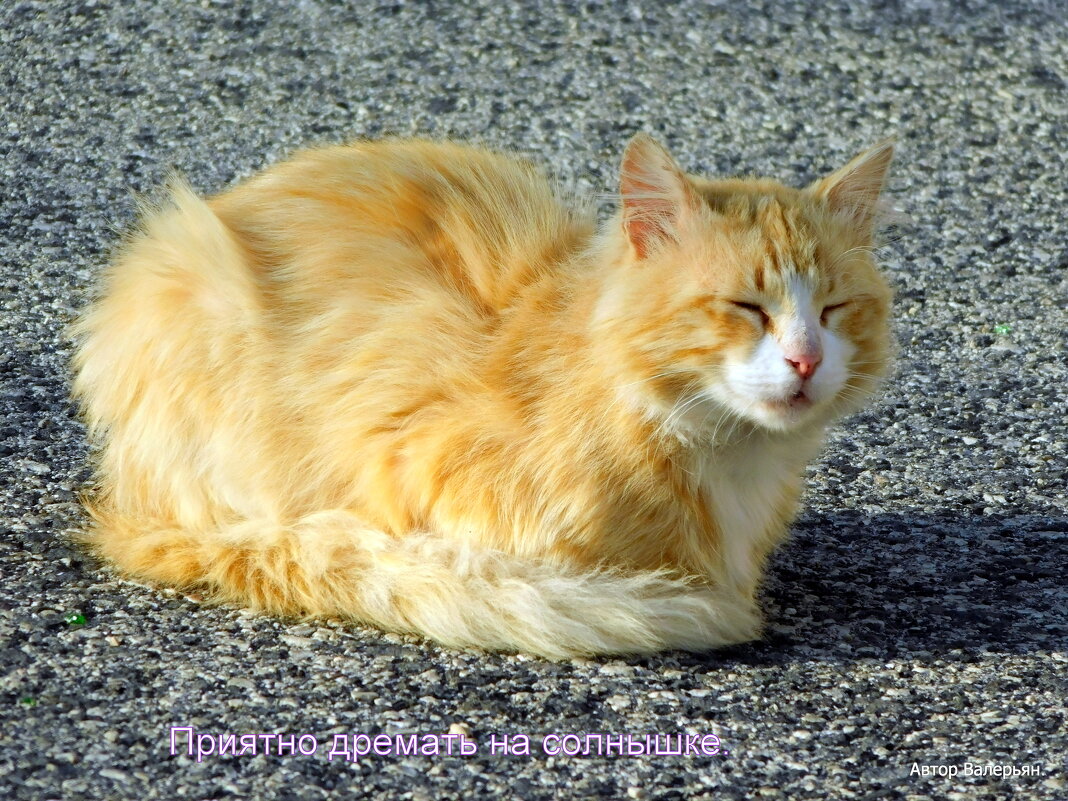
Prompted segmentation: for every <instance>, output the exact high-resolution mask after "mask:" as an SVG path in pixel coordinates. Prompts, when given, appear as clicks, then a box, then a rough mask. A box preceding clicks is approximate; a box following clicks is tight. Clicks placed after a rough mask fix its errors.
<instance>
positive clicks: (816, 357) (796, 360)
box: [786, 352, 823, 379]
mask: <svg viewBox="0 0 1068 801" xmlns="http://www.w3.org/2000/svg"><path fill="white" fill-rule="evenodd" d="M786 361H787V362H789V363H790V366H791V367H793V368H794V372H795V373H797V374H798V375H799V376H801V378H802V379H806V378H808V377H809V376H811V375H812V374H813V373H814V372H816V368H817V367H819V366H820V362H822V361H823V354H822V353H818V352H817V353H797V354H794V355H792V356H787V357H786Z"/></svg>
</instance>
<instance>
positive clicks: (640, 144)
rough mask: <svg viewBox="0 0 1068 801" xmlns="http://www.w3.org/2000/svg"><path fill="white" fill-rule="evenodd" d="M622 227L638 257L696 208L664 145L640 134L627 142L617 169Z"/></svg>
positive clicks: (673, 233)
mask: <svg viewBox="0 0 1068 801" xmlns="http://www.w3.org/2000/svg"><path fill="white" fill-rule="evenodd" d="M619 195H620V202H621V203H622V206H623V230H624V232H625V233H626V235H627V239H628V240H629V241H630V244H631V246H632V247H633V248H634V253H635V255H636V256H637V257H638V258H639V259H644V258H645V257H646V256H647V255H648V254H649V253H650V252H651V251H652V250H654V249H655V248H657V247H659V246H660V245H661V244H663V243H664V242H665V241H671V240H677V239H678V230H679V226H680V224H681V223H682V222H683V221H684V220H685V219H686V217H687V215H689V214H692V213H693V211H694V210H695V209H696V208H697V199H696V196H695V194H694V190H693V188H692V187H691V186H690V182H689V181H688V180H687V178H686V175H685V174H684V173H683V171H682V170H681V169H680V168H679V165H678V164H676V163H675V160H674V159H673V158H672V157H671V154H670V153H668V152H667V150H665V149H664V147H663V145H661V144H660V143H659V142H657V141H656V140H655V139H653V138H652V137H650V136H647V135H646V134H643V133H640V134H637V135H636V136H635V137H634V138H633V139H631V140H630V142H628V143H627V149H626V150H625V151H624V153H623V163H622V164H621V165H620V170H619Z"/></svg>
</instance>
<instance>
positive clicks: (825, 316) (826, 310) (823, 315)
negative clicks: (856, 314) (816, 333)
mask: <svg viewBox="0 0 1068 801" xmlns="http://www.w3.org/2000/svg"><path fill="white" fill-rule="evenodd" d="M848 305H849V301H848V300H847V301H844V302H842V303H834V304H832V305H830V306H824V307H823V311H822V312H820V325H822V326H824V327H825V328H826V326H827V324H828V323H829V322H830V321H831V318H832V317H833V316H834V314H835V312H837V311H840V310H841V309H844V308H845V307H846V306H848Z"/></svg>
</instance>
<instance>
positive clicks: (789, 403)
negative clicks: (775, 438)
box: [747, 393, 815, 431]
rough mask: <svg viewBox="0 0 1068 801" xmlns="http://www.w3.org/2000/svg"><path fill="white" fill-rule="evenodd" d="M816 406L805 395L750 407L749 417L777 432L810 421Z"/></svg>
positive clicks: (765, 401) (799, 394) (763, 401)
mask: <svg viewBox="0 0 1068 801" xmlns="http://www.w3.org/2000/svg"><path fill="white" fill-rule="evenodd" d="M814 406H815V404H814V403H813V401H812V399H811V398H809V397H808V396H807V395H805V394H803V393H798V394H797V395H793V396H790V397H786V398H779V399H775V400H761V401H757V402H756V403H754V404H752V405H751V406H749V407H748V409H747V413H748V415H749V417H751V418H753V419H754V420H756V422H758V423H760V424H761V425H763V426H765V427H767V428H772V429H776V430H780V431H781V430H783V429H787V428H793V427H794V426H797V425H799V424H801V423H803V422H804V421H805V420H807V419H808V417H809V413H810V412H811V411H812V409H813V407H814Z"/></svg>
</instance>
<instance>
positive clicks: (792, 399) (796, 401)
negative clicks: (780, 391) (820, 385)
mask: <svg viewBox="0 0 1068 801" xmlns="http://www.w3.org/2000/svg"><path fill="white" fill-rule="evenodd" d="M763 404H764V406H765V407H767V408H768V410H769V411H772V412H774V413H776V414H779V415H785V416H788V417H789V416H793V415H796V414H797V413H799V412H803V411H805V410H807V409H809V408H810V407H811V406H812V398H810V397H809V396H808V395H807V394H806V393H805V391H804V390H803V389H799V390H797V392H795V393H793V394H792V395H788V396H786V397H785V398H781V399H778V400H766V401H763Z"/></svg>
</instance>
